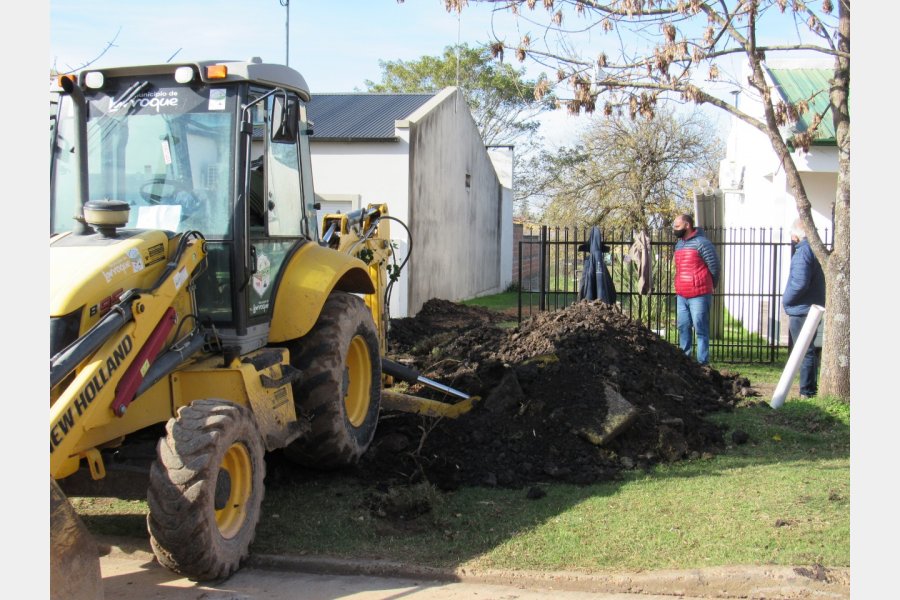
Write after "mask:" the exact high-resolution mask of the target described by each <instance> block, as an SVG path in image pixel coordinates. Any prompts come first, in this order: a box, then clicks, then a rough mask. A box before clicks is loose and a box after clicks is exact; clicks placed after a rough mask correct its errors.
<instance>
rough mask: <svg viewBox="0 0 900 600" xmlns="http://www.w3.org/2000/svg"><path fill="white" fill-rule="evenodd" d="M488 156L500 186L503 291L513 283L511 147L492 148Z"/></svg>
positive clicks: (512, 154) (501, 287) (512, 151)
mask: <svg viewBox="0 0 900 600" xmlns="http://www.w3.org/2000/svg"><path fill="white" fill-rule="evenodd" d="M488 156H489V157H490V158H491V162H492V163H493V164H494V170H495V171H496V172H497V177H498V178H499V180H500V185H501V186H502V188H503V189H502V191H501V202H502V207H501V213H500V290H501V291H502V290H505V289H506V288H508V287H509V286H510V284H511V283H512V281H513V272H512V263H513V261H512V257H513V222H512V213H513V164H514V160H513V159H514V149H513V147H512V146H492V147H490V148H488Z"/></svg>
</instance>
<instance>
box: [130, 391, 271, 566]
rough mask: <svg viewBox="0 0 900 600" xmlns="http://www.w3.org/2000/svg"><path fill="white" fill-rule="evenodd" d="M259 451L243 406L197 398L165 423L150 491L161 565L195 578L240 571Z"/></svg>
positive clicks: (257, 488) (253, 511) (258, 492)
mask: <svg viewBox="0 0 900 600" xmlns="http://www.w3.org/2000/svg"><path fill="white" fill-rule="evenodd" d="M264 452H265V451H264V449H263V445H262V440H261V439H260V434H259V430H258V429H257V426H256V422H255V421H254V419H253V414H252V413H251V412H250V410H248V409H247V408H244V407H243V406H239V405H237V404H232V403H230V402H225V401H222V400H198V401H196V402H194V403H192V404H191V405H190V406H185V407H182V408H180V409H178V416H177V417H176V418H174V419H169V422H168V423H167V424H166V436H165V437H164V438H161V439H160V441H159V444H158V446H157V460H156V461H155V462H154V463H153V466H152V467H151V469H150V488H149V491H148V494H147V503H148V504H149V508H150V511H149V514H148V515H147V529H148V530H149V532H150V545H151V546H152V548H153V552H154V554H156V558H157V560H159V562H160V563H161V564H162V565H163V566H165V567H167V568H169V569H171V570H172V571H175V572H176V573H180V574H182V575H185V576H186V577H189V578H190V579H194V580H197V581H210V580H219V579H223V578H225V577H228V576H229V575H231V574H232V573H234V572H235V571H236V570H237V569H238V568H239V567H240V565H241V563H242V562H243V560H244V559H246V558H247V556H248V554H249V553H250V543H251V542H252V541H253V538H254V536H255V535H256V524H257V523H258V522H259V516H260V510H261V506H262V501H263V495H264V488H263V479H264V477H265V462H264V460H263V458H264Z"/></svg>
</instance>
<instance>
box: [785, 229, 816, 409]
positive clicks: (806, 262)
mask: <svg viewBox="0 0 900 600" xmlns="http://www.w3.org/2000/svg"><path fill="white" fill-rule="evenodd" d="M791 241H792V242H794V244H796V245H795V246H794V254H793V256H791V270H790V274H789V275H788V282H787V287H786V288H785V289H784V295H783V296H782V297H781V304H782V306H784V312H786V313H787V315H788V317H789V318H790V330H791V339H793V340H794V343H796V342H797V338H799V337H800V331H801V330H802V329H803V323H804V322H806V316H807V315H808V314H809V307H810V306H812V305H813V304H817V305H819V306H825V273H824V272H823V271H822V266H821V265H820V264H819V261H818V260H817V259H816V256H815V255H814V254H813V251H812V248H810V247H809V242H808V241H807V240H806V232H805V231H804V230H803V224H802V223H801V222H800V219H797V220H796V221H794V225H793V227H792V228H791ZM818 373H819V355H818V353H817V352H816V348H815V345H814V344H813V343H810V344H809V348H808V349H807V350H806V354H804V355H803V362H802V363H800V397H801V398H812V397H813V396H815V395H816V392H817V391H818V389H819V387H818Z"/></svg>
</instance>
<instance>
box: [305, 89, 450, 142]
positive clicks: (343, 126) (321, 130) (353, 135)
mask: <svg viewBox="0 0 900 600" xmlns="http://www.w3.org/2000/svg"><path fill="white" fill-rule="evenodd" d="M434 96H435V94H365V93H358V94H312V97H311V99H310V101H309V104H308V107H307V116H308V118H309V120H310V121H312V124H313V127H312V128H313V135H312V137H311V138H310V139H311V140H312V141H317V140H318V141H393V140H395V139H396V135H395V132H394V121H397V120H402V119H406V118H407V117H409V116H410V115H411V114H412V113H414V112H415V111H416V109H418V108H419V107H420V106H422V105H423V104H425V103H426V102H428V101H429V100H431V99H432V98H433V97H434Z"/></svg>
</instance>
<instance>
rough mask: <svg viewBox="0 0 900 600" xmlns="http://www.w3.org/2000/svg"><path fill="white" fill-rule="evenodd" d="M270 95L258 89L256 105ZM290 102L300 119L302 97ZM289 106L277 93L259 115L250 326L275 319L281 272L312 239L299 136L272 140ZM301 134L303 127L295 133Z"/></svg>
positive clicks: (251, 201)
mask: <svg viewBox="0 0 900 600" xmlns="http://www.w3.org/2000/svg"><path fill="white" fill-rule="evenodd" d="M265 91H266V90H261V89H260V90H253V92H252V93H251V101H252V100H253V96H252V94H253V93H255V94H258V95H262V94H263V93H265ZM286 100H287V103H288V106H289V107H291V105H292V107H291V108H289V111H288V112H289V114H292V115H298V114H299V112H298V110H297V108H298V107H299V106H300V100H299V98H297V97H296V96H295V95H293V94H291V93H288V94H287V95H286ZM284 102H285V95H283V94H278V93H277V94H275V95H272V96H269V97H268V98H266V99H265V100H264V101H263V103H264V105H263V107H262V108H263V109H264V110H259V111H255V112H254V123H253V131H254V135H253V141H252V143H251V153H250V154H251V157H250V171H249V173H250V175H249V177H250V185H249V193H248V202H247V206H248V213H249V214H248V218H249V243H250V263H251V275H250V280H249V284H248V285H247V291H246V294H247V296H246V297H247V304H246V306H247V310H248V323H249V325H250V326H253V325H257V324H261V323H266V322H268V321H269V320H270V319H271V313H272V309H273V308H274V298H275V296H274V292H273V290H274V289H275V288H277V286H278V281H279V278H280V275H281V270H282V267H283V265H284V264H286V262H287V259H288V257H289V256H290V255H291V254H292V253H293V252H295V251H296V250H297V248H299V246H300V245H301V244H302V243H305V242H307V241H309V238H310V237H311V236H310V230H309V220H308V219H307V208H306V204H307V203H306V195H305V193H304V188H305V187H306V186H304V181H303V177H302V176H301V173H302V170H301V153H300V146H299V139H298V137H299V136H298V135H293V136H292V138H291V139H287V140H285V139H279V140H277V141H276V140H273V137H274V136H273V135H272V131H273V119H274V120H276V121H277V120H279V114H280V112H281V111H282V110H284V108H283V106H284ZM263 103H261V104H263ZM295 118H296V117H295ZM277 125H278V124H277V123H275V124H274V126H275V127H277ZM299 130H300V127H299V122H298V123H297V124H296V126H295V127H294V131H295V132H296V131H299ZM256 132H262V135H259V136H258V135H257V133H256ZM309 187H310V188H311V182H309Z"/></svg>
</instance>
